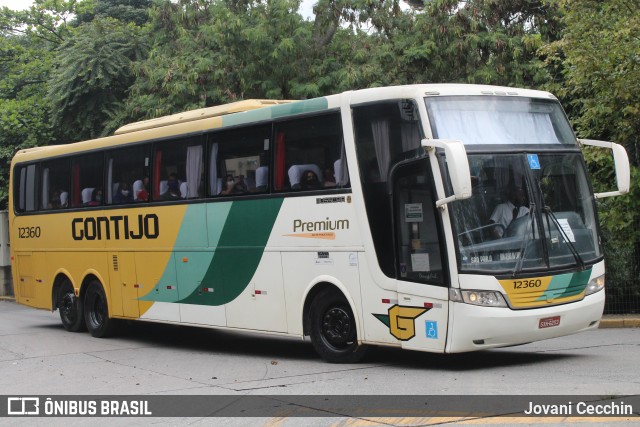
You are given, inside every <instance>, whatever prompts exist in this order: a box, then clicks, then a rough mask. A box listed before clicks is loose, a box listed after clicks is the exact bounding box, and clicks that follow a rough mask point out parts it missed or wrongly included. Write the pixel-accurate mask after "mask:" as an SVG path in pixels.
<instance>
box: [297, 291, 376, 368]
mask: <svg viewBox="0 0 640 427" xmlns="http://www.w3.org/2000/svg"><path fill="white" fill-rule="evenodd" d="M309 315H310V316H309V319H310V321H311V343H312V344H313V347H314V348H315V350H316V352H318V354H319V355H320V356H322V358H323V359H324V360H326V361H327V362H330V363H355V362H359V361H360V360H362V358H363V357H364V356H365V355H366V353H367V350H368V347H367V346H363V345H358V336H357V329H356V321H355V316H354V315H353V312H352V311H351V307H349V303H348V302H347V300H346V299H345V298H344V296H343V295H341V294H340V293H338V292H335V291H333V292H332V291H324V292H321V293H320V294H318V295H317V296H316V297H315V298H314V300H313V302H312V303H311V309H310V313H309Z"/></svg>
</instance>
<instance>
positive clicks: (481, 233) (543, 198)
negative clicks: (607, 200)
mask: <svg viewBox="0 0 640 427" xmlns="http://www.w3.org/2000/svg"><path fill="white" fill-rule="evenodd" d="M469 165H470V168H471V173H472V185H473V192H472V196H471V198H469V199H465V200H459V201H456V202H453V203H452V204H451V206H452V209H451V219H452V223H453V226H454V231H455V233H456V236H457V245H458V262H459V265H460V269H461V271H491V272H492V274H495V273H498V274H500V272H502V273H504V274H506V273H510V274H518V273H520V272H521V271H528V272H531V271H535V270H543V269H549V268H551V269H561V268H569V267H576V266H578V267H582V266H584V265H585V264H586V263H593V262H595V261H597V260H599V259H600V257H601V255H602V253H601V248H600V244H599V239H598V236H597V220H596V214H595V208H594V198H593V196H592V194H591V192H590V187H589V185H588V182H587V176H586V173H585V168H584V163H583V162H582V159H581V155H580V154H579V153H545V154H540V155H538V154H527V153H525V154H470V155H469Z"/></svg>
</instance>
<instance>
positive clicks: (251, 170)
mask: <svg viewBox="0 0 640 427" xmlns="http://www.w3.org/2000/svg"><path fill="white" fill-rule="evenodd" d="M270 134H271V126H255V127H250V128H244V129H237V130H231V131H222V132H216V133H212V134H210V135H209V153H210V157H209V196H237V195H243V194H244V195H246V194H256V193H265V192H267V191H268V190H269V149H270V139H269V136H270Z"/></svg>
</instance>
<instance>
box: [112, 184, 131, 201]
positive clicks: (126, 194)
mask: <svg viewBox="0 0 640 427" xmlns="http://www.w3.org/2000/svg"><path fill="white" fill-rule="evenodd" d="M113 203H115V204H125V203H133V195H132V194H131V187H130V186H129V183H127V182H121V183H120V185H118V191H116V195H115V196H113Z"/></svg>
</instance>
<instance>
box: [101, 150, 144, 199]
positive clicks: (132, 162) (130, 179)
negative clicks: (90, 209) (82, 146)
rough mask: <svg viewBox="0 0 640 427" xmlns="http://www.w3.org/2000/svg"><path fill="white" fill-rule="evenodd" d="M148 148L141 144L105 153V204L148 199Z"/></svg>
mask: <svg viewBox="0 0 640 427" xmlns="http://www.w3.org/2000/svg"><path fill="white" fill-rule="evenodd" d="M149 148H150V147H149V145H143V146H138V147H131V148H123V149H120V150H113V151H111V152H109V153H108V154H107V198H106V200H107V204H110V205H111V204H113V205H121V204H130V203H138V202H148V201H149V174H150V171H151V168H150V166H151V162H150V160H151V158H150V154H149Z"/></svg>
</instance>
